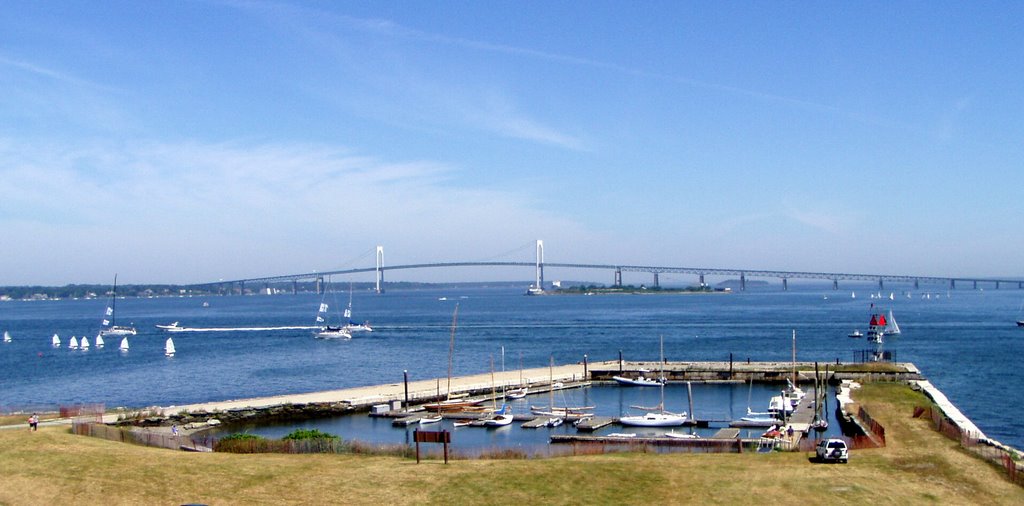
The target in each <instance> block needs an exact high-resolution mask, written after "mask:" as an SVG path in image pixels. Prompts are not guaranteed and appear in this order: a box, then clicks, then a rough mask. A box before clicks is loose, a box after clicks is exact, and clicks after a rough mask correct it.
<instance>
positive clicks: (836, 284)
mask: <svg viewBox="0 0 1024 506" xmlns="http://www.w3.org/2000/svg"><path fill="white" fill-rule="evenodd" d="M832 289H833V290H838V289H839V278H832Z"/></svg>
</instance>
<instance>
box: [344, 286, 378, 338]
mask: <svg viewBox="0 0 1024 506" xmlns="http://www.w3.org/2000/svg"><path fill="white" fill-rule="evenodd" d="M343 316H344V318H345V321H347V322H348V323H346V324H345V326H344V327H343V328H344V329H345V331H347V332H348V333H349V334H351V333H352V332H373V328H372V327H370V322H363V323H356V322H354V321H352V283H349V285H348V307H346V308H345V313H344V314H343Z"/></svg>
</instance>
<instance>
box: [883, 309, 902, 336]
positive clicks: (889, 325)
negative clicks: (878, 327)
mask: <svg viewBox="0 0 1024 506" xmlns="http://www.w3.org/2000/svg"><path fill="white" fill-rule="evenodd" d="M885 333H886V334H888V335H890V336H894V335H898V334H899V333H900V326H899V325H897V324H896V318H895V317H893V315H892V309H890V310H889V317H888V318H887V319H886V321H885Z"/></svg>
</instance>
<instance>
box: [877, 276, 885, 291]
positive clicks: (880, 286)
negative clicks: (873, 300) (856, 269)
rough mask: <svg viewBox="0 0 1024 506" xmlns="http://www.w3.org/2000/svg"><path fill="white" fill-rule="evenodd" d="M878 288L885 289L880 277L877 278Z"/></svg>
mask: <svg viewBox="0 0 1024 506" xmlns="http://www.w3.org/2000/svg"><path fill="white" fill-rule="evenodd" d="M878 289H879V290H885V285H883V284H882V278H878Z"/></svg>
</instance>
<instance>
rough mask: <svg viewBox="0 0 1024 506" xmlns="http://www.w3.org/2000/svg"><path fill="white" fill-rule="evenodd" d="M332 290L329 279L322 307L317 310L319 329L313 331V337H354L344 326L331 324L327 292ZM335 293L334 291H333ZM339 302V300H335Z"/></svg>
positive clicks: (322, 299)
mask: <svg viewBox="0 0 1024 506" xmlns="http://www.w3.org/2000/svg"><path fill="white" fill-rule="evenodd" d="M328 292H331V281H330V279H328V280H327V287H326V289H325V290H324V295H323V297H322V298H321V299H320V308H319V309H318V310H317V312H316V324H317V326H318V329H317V331H316V332H314V333H313V337H315V338H317V339H352V334H351V333H350V332H349V331H348V330H346V328H345V327H343V326H340V327H339V326H331V324H330V311H329V310H330V308H331V306H330V305H329V304H327V293H328ZM332 293H333V292H332ZM334 302H335V304H337V301H334Z"/></svg>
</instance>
